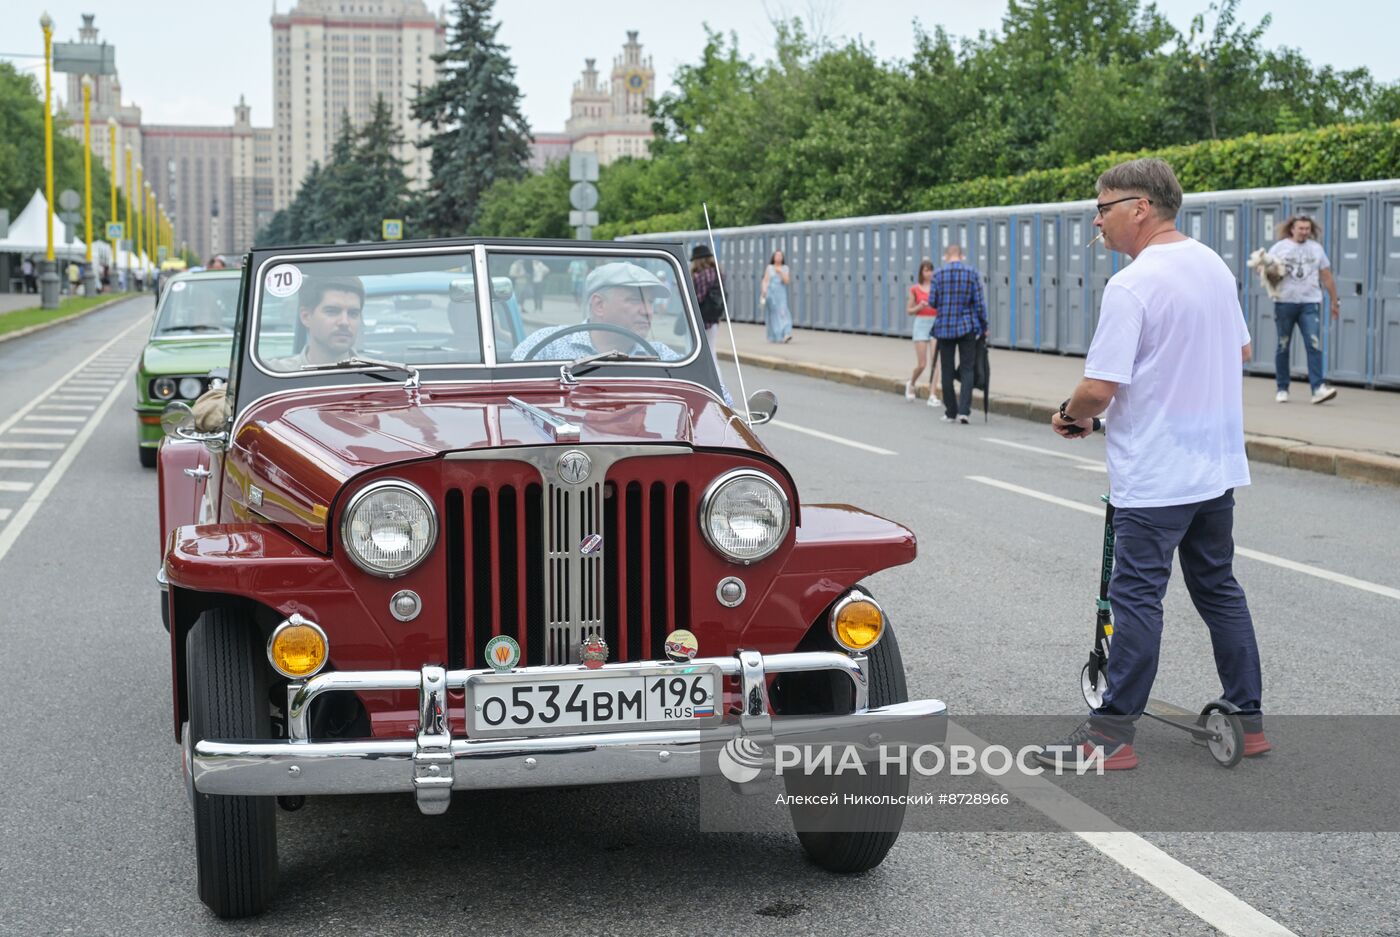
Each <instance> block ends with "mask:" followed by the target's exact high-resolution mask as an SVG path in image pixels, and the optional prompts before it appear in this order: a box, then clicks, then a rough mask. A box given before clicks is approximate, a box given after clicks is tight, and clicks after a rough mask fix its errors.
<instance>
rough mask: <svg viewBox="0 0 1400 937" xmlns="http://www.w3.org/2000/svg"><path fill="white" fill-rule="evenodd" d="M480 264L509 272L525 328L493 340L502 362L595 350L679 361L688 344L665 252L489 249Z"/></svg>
mask: <svg viewBox="0 0 1400 937" xmlns="http://www.w3.org/2000/svg"><path fill="white" fill-rule="evenodd" d="M487 269H488V270H490V272H491V279H492V280H493V281H495V280H496V279H497V278H498V277H504V278H507V279H509V281H510V283H511V288H512V290H513V292H514V293H515V295H516V296H517V297H519V298H520V302H519V305H520V315H521V319H522V320H523V323H524V325H525V328H526V330H527V334H526V335H525V336H524V337H523V339H522V340H521V341H519V342H516V343H513V344H511V345H509V346H506V347H502V346H501V344H500V343H499V342H498V343H497V348H496V355H497V357H498V359H499V360H501V361H503V362H504V361H507V360H509V361H522V362H528V361H576V360H578V359H580V358H585V357H589V356H592V355H597V354H599V353H603V352H616V353H617V355H616V357H617V358H620V359H624V360H625V358H627V357H632V358H638V359H650V360H651V361H653V362H654V361H657V360H660V361H680V360H683V359H685V358H688V357H690V355H691V353H692V352H693V351H694V350H695V347H696V337H695V334H694V331H693V327H692V326H691V324H690V319H689V317H688V316H687V315H686V314H685V301H684V298H683V297H684V286H683V281H681V282H680V284H679V285H678V280H677V278H678V277H681V276H684V275H685V274H684V272H683V271H682V270H681V269H680V268H679V267H678V266H677V265H676V263H675V262H674V260H672V259H671V258H670V257H669V256H658V255H656V254H651V255H643V254H637V255H627V254H618V253H608V254H580V253H565V252H563V251H555V252H547V251H541V252H531V253H514V252H510V253H507V252H504V251H499V250H497V251H492V252H491V253H489V254H488V255H487ZM495 314H496V315H497V316H498V317H499V316H500V314H501V310H495ZM497 330H498V331H499V330H500V323H499V321H498V329H497Z"/></svg>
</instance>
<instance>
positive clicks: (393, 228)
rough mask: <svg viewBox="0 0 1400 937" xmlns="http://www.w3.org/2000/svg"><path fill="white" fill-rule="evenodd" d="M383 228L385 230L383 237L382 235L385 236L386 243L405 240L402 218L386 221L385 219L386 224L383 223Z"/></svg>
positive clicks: (387, 219)
mask: <svg viewBox="0 0 1400 937" xmlns="http://www.w3.org/2000/svg"><path fill="white" fill-rule="evenodd" d="M382 228H383V235H382V236H383V239H384V240H386V241H402V240H403V219H402V218H385V219H384V223H383V225H382Z"/></svg>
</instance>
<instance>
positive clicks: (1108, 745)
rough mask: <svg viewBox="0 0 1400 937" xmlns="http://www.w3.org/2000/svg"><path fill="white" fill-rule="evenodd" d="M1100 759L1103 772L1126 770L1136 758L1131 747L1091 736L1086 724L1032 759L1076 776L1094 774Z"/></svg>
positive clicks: (1037, 753) (1048, 746)
mask: <svg viewBox="0 0 1400 937" xmlns="http://www.w3.org/2000/svg"><path fill="white" fill-rule="evenodd" d="M1100 759H1102V764H1103V769H1104V770H1105V771H1127V770H1130V769H1132V768H1136V767H1137V766H1138V756H1137V753H1136V752H1135V751H1133V746H1132V745H1131V744H1128V743H1124V742H1114V741H1112V740H1111V739H1106V738H1103V737H1101V736H1099V735H1097V734H1094V733H1091V732H1090V730H1089V723H1087V722H1085V723H1084V724H1083V725H1081V726H1080V727H1079V728H1078V729H1075V730H1074V731H1073V732H1071V733H1070V734H1069V736H1068V737H1067V738H1065V739H1064V740H1063V741H1060V742H1056V743H1054V744H1052V745H1047V746H1045V748H1043V749H1041V750H1040V751H1038V752H1036V754H1035V760H1036V761H1038V762H1040V763H1041V764H1042V765H1044V766H1045V767H1047V768H1054V769H1055V770H1057V771H1074V772H1076V773H1088V772H1089V771H1096V770H1097V768H1096V765H1097V764H1099V763H1100Z"/></svg>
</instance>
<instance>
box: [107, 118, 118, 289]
mask: <svg viewBox="0 0 1400 937" xmlns="http://www.w3.org/2000/svg"><path fill="white" fill-rule="evenodd" d="M107 138H108V140H109V141H110V143H111V146H112V163H111V165H110V166H109V167H108V168H110V169H111V171H112V174H111V175H110V176H109V177H108V179H107V181H108V182H109V183H111V190H112V211H111V213H110V214H109V215H108V216H107V220H108V221H112V222H114V221H116V220H117V119H116V118H115V117H108V118H107ZM111 244H112V266H111V267H110V268H109V269H108V271H107V273H108V275H109V277H115V276H116V275H117V240H116V238H112V239H111Z"/></svg>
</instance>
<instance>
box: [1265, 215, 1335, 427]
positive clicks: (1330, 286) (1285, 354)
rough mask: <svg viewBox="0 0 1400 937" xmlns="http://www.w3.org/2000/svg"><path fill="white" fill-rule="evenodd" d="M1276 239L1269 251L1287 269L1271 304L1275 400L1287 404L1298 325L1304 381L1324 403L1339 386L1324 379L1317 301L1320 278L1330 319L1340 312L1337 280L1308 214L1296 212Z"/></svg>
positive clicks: (1314, 397)
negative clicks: (1274, 336) (1305, 358)
mask: <svg viewBox="0 0 1400 937" xmlns="http://www.w3.org/2000/svg"><path fill="white" fill-rule="evenodd" d="M1278 236H1279V239H1280V240H1279V242H1278V243H1277V244H1275V245H1274V246H1273V247H1271V248H1269V253H1270V254H1272V255H1273V256H1274V257H1276V258H1277V259H1279V260H1281V261H1283V264H1284V266H1285V267H1286V269H1287V273H1286V274H1285V275H1284V278H1283V280H1282V281H1281V282H1280V283H1279V296H1278V300H1277V301H1276V302H1275V303H1274V325H1276V326H1277V327H1278V349H1277V350H1276V351H1275V352H1274V380H1275V381H1276V382H1277V384H1278V392H1277V393H1275V394H1274V399H1275V400H1277V401H1278V402H1279V403H1287V402H1288V379H1289V376H1290V375H1289V357H1290V355H1289V353H1290V351H1291V346H1292V342H1293V328H1294V326H1295V325H1296V326H1297V328H1298V332H1299V334H1301V335H1302V336H1303V342H1304V346H1303V347H1304V349H1305V350H1306V351H1307V353H1308V384H1309V385H1310V386H1311V387H1312V402H1313V403H1324V402H1326V401H1328V400H1331V399H1332V398H1333V397H1335V396H1337V389H1336V388H1335V387H1332V386H1330V385H1329V384H1327V382H1326V381H1324V380H1323V379H1322V340H1321V337H1320V336H1321V331H1322V324H1321V318H1322V317H1321V304H1322V290H1321V289H1319V288H1318V284H1319V282H1320V283H1321V285H1322V287H1323V288H1325V289H1326V290H1327V292H1328V293H1329V294H1330V295H1331V297H1332V307H1331V308H1332V318H1333V319H1335V318H1337V316H1338V315H1340V314H1341V311H1342V302H1341V300H1340V299H1338V298H1337V282H1336V281H1335V280H1334V279H1332V264H1331V263H1330V262H1329V261H1328V260H1327V252H1326V251H1324V250H1323V249H1322V245H1321V244H1319V243H1318V238H1319V237H1320V236H1321V232H1319V231H1318V229H1317V222H1316V221H1314V220H1313V219H1312V218H1309V217H1308V216H1307V215H1294V216H1293V217H1291V218H1289V219H1288V220H1287V221H1285V222H1284V223H1283V224H1281V225H1279V228H1278Z"/></svg>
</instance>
